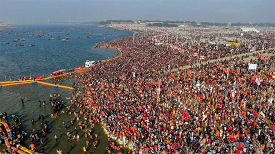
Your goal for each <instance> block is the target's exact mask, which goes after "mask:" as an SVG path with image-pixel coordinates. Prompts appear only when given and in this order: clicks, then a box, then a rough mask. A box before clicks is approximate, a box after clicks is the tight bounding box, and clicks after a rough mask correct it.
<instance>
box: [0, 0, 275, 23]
mask: <svg viewBox="0 0 275 154" xmlns="http://www.w3.org/2000/svg"><path fill="white" fill-rule="evenodd" d="M48 18H49V20H50V22H70V21H72V22H73V21H75V22H82V21H102V20H108V19H130V20H138V19H142V20H180V19H181V20H189V21H200V22H202V21H209V22H252V23H254V22H273V23H274V22H275V0H0V22H8V23H38V22H47V21H48Z"/></svg>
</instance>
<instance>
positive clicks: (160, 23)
mask: <svg viewBox="0 0 275 154" xmlns="http://www.w3.org/2000/svg"><path fill="white" fill-rule="evenodd" d="M137 21H139V22H140V23H146V22H156V23H150V24H148V26H158V27H177V26H178V25H179V24H188V25H191V26H198V25H200V26H227V25H228V23H214V22H196V21H168V20H166V21H161V20H137ZM112 22H115V23H122V22H123V23H133V22H134V20H107V21H101V22H100V23H99V25H107V24H111V23H112ZM231 26H245V27H257V26H259V27H275V23H241V22H237V23H231Z"/></svg>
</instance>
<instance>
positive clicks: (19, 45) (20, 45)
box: [16, 44, 24, 47]
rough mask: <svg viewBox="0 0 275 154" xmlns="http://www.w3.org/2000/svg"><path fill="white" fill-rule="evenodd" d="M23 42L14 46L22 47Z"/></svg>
mask: <svg viewBox="0 0 275 154" xmlns="http://www.w3.org/2000/svg"><path fill="white" fill-rule="evenodd" d="M22 46H24V44H16V47H22Z"/></svg>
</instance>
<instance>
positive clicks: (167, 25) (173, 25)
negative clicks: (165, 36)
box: [148, 23, 178, 27]
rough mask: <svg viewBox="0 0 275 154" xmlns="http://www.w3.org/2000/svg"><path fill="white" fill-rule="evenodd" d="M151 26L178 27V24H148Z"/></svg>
mask: <svg viewBox="0 0 275 154" xmlns="http://www.w3.org/2000/svg"><path fill="white" fill-rule="evenodd" d="M148 26H149V27H152V26H155V27H178V25H176V24H169V23H150V24H148Z"/></svg>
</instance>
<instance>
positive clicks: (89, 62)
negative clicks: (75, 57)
mask: <svg viewBox="0 0 275 154" xmlns="http://www.w3.org/2000/svg"><path fill="white" fill-rule="evenodd" d="M95 63H96V62H95V61H89V60H86V62H85V67H86V68H88V67H91V66H92V65H94V64H95Z"/></svg>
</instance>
